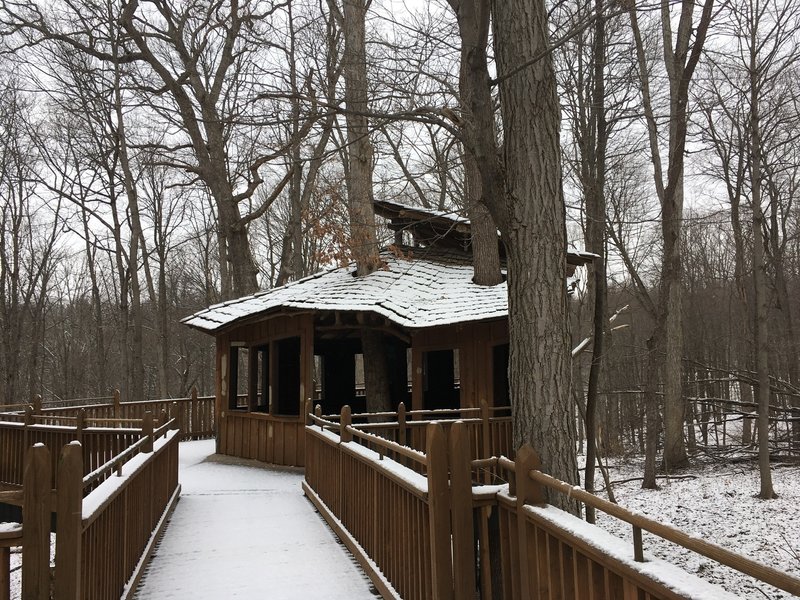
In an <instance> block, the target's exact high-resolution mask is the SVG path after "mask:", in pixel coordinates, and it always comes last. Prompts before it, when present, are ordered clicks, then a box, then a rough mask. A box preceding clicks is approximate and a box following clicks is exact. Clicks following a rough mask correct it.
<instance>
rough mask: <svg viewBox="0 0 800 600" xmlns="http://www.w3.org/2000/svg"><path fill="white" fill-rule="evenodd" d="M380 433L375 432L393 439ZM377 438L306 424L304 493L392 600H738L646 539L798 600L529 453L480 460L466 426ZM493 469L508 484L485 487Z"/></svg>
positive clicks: (760, 570) (751, 567)
mask: <svg viewBox="0 0 800 600" xmlns="http://www.w3.org/2000/svg"><path fill="white" fill-rule="evenodd" d="M375 418H377V416H376V415H373V419H375ZM378 425H379V424H378V423H375V422H370V423H369V428H371V429H373V430H374V431H380V430H383V431H385V430H387V429H388V430H391V427H387V428H381V427H379V426H378ZM381 436H383V433H382V434H381ZM381 436H379V435H375V434H373V433H369V432H367V431H365V430H364V427H362V426H361V425H354V424H352V416H351V415H350V414H349V408H348V407H345V409H343V411H342V413H341V415H339V417H338V418H336V419H329V418H324V417H321V416H320V415H310V416H309V425H308V426H307V427H306V444H307V448H308V456H307V458H308V460H307V467H306V481H305V482H304V484H303V489H304V491H305V492H306V494H307V495H308V496H309V498H310V499H311V500H312V502H314V504H315V505H316V506H317V508H318V509H319V511H320V513H321V514H322V515H323V516H324V517H325V519H326V520H327V521H328V523H329V524H330V525H331V527H332V528H333V529H334V530H335V531H336V532H337V534H338V535H339V537H340V538H341V539H342V541H343V542H344V543H345V545H347V546H348V548H350V550H351V552H352V553H353V554H354V555H355V556H356V558H357V559H358V560H359V562H360V563H361V564H362V566H364V569H365V571H366V572H367V573H368V575H370V577H371V578H372V580H373V582H374V583H375V584H376V586H377V587H378V588H379V589H380V590H381V593H382V594H383V595H384V597H401V598H406V599H417V598H437V599H441V600H450V599H454V598H455V599H459V600H461V599H464V600H466V599H469V600H473V599H474V598H485V599H487V600H488V599H489V598H492V599H494V598H502V599H508V600H511V599H513V600H532V599H536V600H545V599H548V600H549V599H552V598H564V599H571V598H581V599H582V598H607V599H609V600H616V599H620V600H622V599H625V600H627V599H640V598H641V599H653V600H656V599H659V600H660V599H663V600H674V599H679V598H680V599H697V598H707V597H714V598H731V599H733V598H735V596H734V595H732V594H728V593H726V592H724V591H722V590H721V589H720V588H718V587H715V586H713V585H712V584H710V583H707V582H705V581H703V580H701V579H699V578H697V577H695V576H693V575H690V574H688V573H686V572H684V571H682V570H681V569H679V568H677V567H675V566H673V565H670V564H668V563H666V562H665V561H661V560H659V559H654V558H652V557H649V556H646V555H645V554H644V548H643V545H642V541H641V531H642V530H647V531H650V532H652V533H654V534H656V535H659V536H661V537H663V538H664V539H667V540H669V541H671V542H674V543H677V544H679V545H681V546H683V547H684V548H686V549H688V550H691V551H693V552H696V553H698V554H701V555H703V556H705V557H707V558H710V559H711V560H714V561H717V562H719V563H722V564H725V565H728V566H730V567H732V568H735V569H737V570H739V571H741V572H742V573H745V574H747V575H750V576H752V577H754V578H756V579H758V580H759V581H762V582H764V583H767V584H769V585H772V586H775V587H776V588H779V589H781V590H784V591H787V592H790V593H793V594H800V579H797V578H795V577H792V576H790V575H787V574H785V573H781V572H779V571H777V570H775V569H772V568H770V567H768V566H766V565H763V564H761V563H758V562H757V561H754V560H751V559H749V558H746V557H744V556H740V555H737V554H736V553H734V552H731V551H729V550H726V549H724V548H721V547H719V546H716V545H715V544H711V543H709V542H706V541H703V540H698V539H695V538H693V537H692V536H689V535H687V534H685V533H683V532H681V531H680V530H678V529H676V528H674V527H670V526H666V525H663V524H660V523H658V522H656V521H653V520H652V519H649V518H647V517H645V516H643V515H639V514H637V513H634V512H632V511H628V510H626V509H623V508H621V507H619V506H617V505H615V504H612V503H610V502H607V501H605V500H603V499H601V498H598V497H596V496H594V495H592V494H589V493H587V492H585V491H583V490H581V489H580V488H576V487H573V486H571V485H569V484H566V483H564V482H561V481H558V480H555V479H553V478H552V477H549V476H548V475H545V474H543V473H541V472H540V471H539V470H538V459H537V457H536V455H535V453H534V452H533V450H532V449H531V448H530V447H528V446H525V447H523V448H520V449H519V450H518V451H517V453H516V462H514V461H511V460H509V459H507V458H505V457H502V456H501V457H499V458H498V457H475V455H474V453H473V450H474V448H473V445H472V441H473V436H472V434H471V433H470V430H469V427H468V424H466V423H461V422H455V423H448V432H447V433H446V432H445V428H444V427H442V426H441V425H440V424H438V423H435V422H434V423H428V424H427V425H426V440H425V449H426V452H420V451H419V450H415V449H412V448H410V447H407V446H402V445H400V444H398V443H397V442H395V441H393V440H390V439H385V437H381ZM484 469H491V470H494V471H495V472H498V473H499V474H500V476H501V477H503V478H505V479H506V480H507V481H508V482H509V483H508V484H503V485H485V484H482V483H481V481H482V479H483V476H482V475H477V476H476V473H481V472H483V470H484ZM545 489H548V490H550V491H551V492H552V493H559V494H565V495H566V496H567V497H568V498H570V499H571V500H572V501H580V502H583V503H585V504H588V505H591V506H593V507H595V508H596V509H598V510H603V511H605V512H607V513H608V514H609V515H611V516H612V517H615V518H618V519H621V520H623V521H625V522H627V523H629V524H630V525H631V526H632V527H633V528H634V529H633V532H634V536H633V539H634V543H633V545H632V546H630V545H629V544H628V543H627V542H624V541H623V540H621V539H619V538H616V537H614V536H612V535H611V534H609V533H607V532H605V531H604V530H601V529H600V528H598V527H596V526H594V525H590V524H588V523H586V522H584V521H583V520H581V519H579V518H578V517H576V516H573V515H572V514H570V513H567V512H564V511H562V510H560V509H558V508H556V507H554V506H551V505H547V504H545V500H546V493H545ZM475 540H478V542H477V543H476V542H475ZM381 586H383V587H381Z"/></svg>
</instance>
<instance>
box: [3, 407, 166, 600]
mask: <svg viewBox="0 0 800 600" xmlns="http://www.w3.org/2000/svg"><path fill="white" fill-rule="evenodd" d="M175 425H176V421H175V420H170V421H167V422H165V423H163V424H162V425H161V426H160V427H158V428H157V429H154V428H153V419H152V416H150V415H149V414H146V415H145V416H144V419H143V428H142V430H141V431H140V435H139V436H138V439H137V440H136V441H135V442H133V443H132V444H130V445H129V446H128V447H127V448H125V449H124V450H122V451H121V452H120V453H119V454H117V455H116V456H114V457H112V458H111V459H110V460H108V461H107V462H106V463H105V464H103V465H101V466H99V467H98V468H96V469H94V470H92V471H90V472H89V473H87V472H86V470H87V469H86V467H85V464H84V460H83V455H84V452H83V448H82V446H81V444H80V442H78V441H77V440H76V441H72V442H70V443H68V444H66V445H65V446H64V447H63V448H62V450H61V453H60V455H59V458H58V461H57V463H58V464H57V467H56V468H55V469H54V467H53V465H52V463H53V458H52V457H51V453H50V451H49V450H48V448H47V447H46V446H45V445H44V444H41V443H36V444H35V445H34V446H32V447H31V448H30V449H29V450H28V451H27V452H26V453H25V465H24V474H23V485H22V488H21V490H14V491H4V492H0V501H3V502H9V501H13V502H14V503H19V504H21V506H22V515H23V524H22V526H21V527H20V526H18V525H15V526H10V527H6V528H5V530H3V529H0V599H2V600H5V599H6V598H8V597H9V594H10V591H9V579H10V577H9V573H10V568H9V561H8V551H7V548H8V547H10V546H20V547H21V548H22V598H23V599H24V600H46V599H50V598H54V599H55V600H79V599H81V600H94V599H97V600H101V599H103V600H106V599H109V598H119V597H122V598H128V597H131V596H132V594H133V591H134V590H135V588H136V584H137V582H138V578H139V577H140V576H141V573H142V570H143V567H144V565H145V561H146V558H147V557H148V555H149V554H150V552H151V550H152V548H153V546H154V544H155V541H156V539H157V537H158V535H159V534H160V531H161V530H162V529H163V526H164V525H165V523H166V518H167V516H168V515H169V512H170V511H171V509H172V507H174V505H175V502H176V501H177V499H178V496H179V494H180V486H179V485H178V440H179V435H178V431H177V430H175V429H174V427H175ZM54 470H55V472H56V473H57V477H56V482H55V486H53V484H52V473H53V471H54ZM54 513H55V515H56V531H55V533H56V550H55V570H54V571H53V572H51V568H50V526H51V520H52V515H53V514H54Z"/></svg>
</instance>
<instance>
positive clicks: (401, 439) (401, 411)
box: [397, 402, 407, 446]
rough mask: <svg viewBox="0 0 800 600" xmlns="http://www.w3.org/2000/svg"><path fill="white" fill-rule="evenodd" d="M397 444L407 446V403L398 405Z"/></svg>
mask: <svg viewBox="0 0 800 600" xmlns="http://www.w3.org/2000/svg"><path fill="white" fill-rule="evenodd" d="M397 424H398V430H397V443H398V444H400V445H402V446H405V445H406V433H407V432H406V405H405V403H403V402H401V403H400V404H398V405H397Z"/></svg>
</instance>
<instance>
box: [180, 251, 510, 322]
mask: <svg viewBox="0 0 800 600" xmlns="http://www.w3.org/2000/svg"><path fill="white" fill-rule="evenodd" d="M416 251H417V252H419V255H408V256H396V255H395V254H394V253H392V252H389V251H384V252H383V253H382V254H381V258H382V259H383V260H384V261H385V263H386V269H384V270H378V271H375V272H373V273H371V274H370V275H366V276H364V277H355V276H354V272H355V268H354V266H353V265H349V266H347V267H340V268H334V269H329V270H327V271H322V272H320V273H317V274H315V275H311V276H310V277H306V278H305V279H301V280H298V281H295V282H292V283H289V284H287V285H285V286H282V287H279V288H274V289H272V290H268V291H265V292H259V293H257V294H255V295H252V296H245V297H243V298H239V299H237V300H231V301H228V302H223V303H221V304H216V305H214V306H211V307H209V308H207V309H205V310H202V311H200V312H198V313H195V314H194V315H191V316H189V317H186V318H185V319H183V320H182V321H181V322H182V323H184V324H186V325H188V326H190V327H194V328H196V329H199V330H201V331H205V332H207V333H217V332H220V331H222V330H224V329H227V328H229V327H231V326H232V325H234V324H236V323H237V322H240V321H242V320H245V319H249V318H252V317H257V316H260V315H267V314H268V313H270V312H271V311H275V310H278V309H296V310H313V311H351V312H358V311H370V312H374V313H376V314H378V315H381V316H383V317H386V318H387V319H389V320H390V321H392V322H394V323H396V324H397V325H400V326H401V327H405V328H409V329H418V328H426V327H434V326H439V325H451V324H454V323H463V322H469V321H482V320H486V319H498V318H503V317H506V316H508V289H507V286H506V284H505V282H503V283H501V284H498V285H495V286H491V287H489V286H480V285H476V284H474V283H473V282H472V277H473V268H472V262H471V259H470V257H469V256H468V255H464V254H461V253H456V252H445V251H442V250H436V251H433V250H431V249H428V248H426V249H421V250H420V249H417V250H416Z"/></svg>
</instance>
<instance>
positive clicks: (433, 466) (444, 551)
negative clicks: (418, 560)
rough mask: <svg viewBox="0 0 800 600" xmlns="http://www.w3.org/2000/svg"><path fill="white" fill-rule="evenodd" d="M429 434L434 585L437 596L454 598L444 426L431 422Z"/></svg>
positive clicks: (430, 531)
mask: <svg viewBox="0 0 800 600" xmlns="http://www.w3.org/2000/svg"><path fill="white" fill-rule="evenodd" d="M426 435H427V439H426V442H427V443H426V448H427V458H428V464H427V473H428V521H429V525H430V528H429V534H430V540H429V541H430V549H431V585H432V589H433V597H434V598H436V600H452V599H453V566H452V557H451V548H450V502H449V496H450V490H449V482H448V477H447V443H446V441H445V434H444V430H443V429H442V426H441V425H439V424H438V423H430V424H429V425H428V426H427V430H426Z"/></svg>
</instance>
